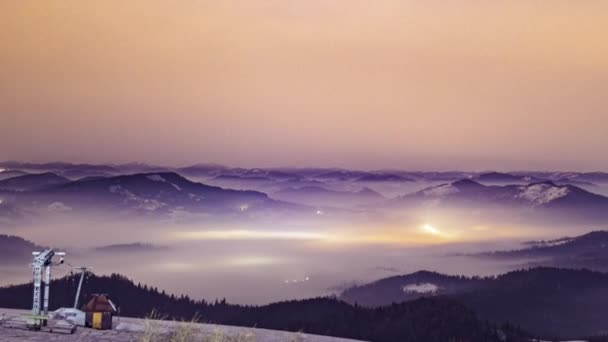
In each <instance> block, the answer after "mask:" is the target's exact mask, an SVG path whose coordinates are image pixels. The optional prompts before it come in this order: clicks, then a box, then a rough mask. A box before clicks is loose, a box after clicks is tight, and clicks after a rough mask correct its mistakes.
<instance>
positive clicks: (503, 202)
mask: <svg viewBox="0 0 608 342" xmlns="http://www.w3.org/2000/svg"><path fill="white" fill-rule="evenodd" d="M430 201H432V202H430ZM424 203H433V205H435V206H472V205H475V206H478V207H480V208H483V207H488V206H503V207H507V208H510V207H519V208H536V209H555V210H560V211H567V210H576V211H580V212H584V213H587V214H588V215H591V216H598V217H608V197H604V196H601V195H598V194H594V193H591V192H589V191H587V190H584V189H582V188H579V187H577V186H574V185H570V184H565V185H558V184H555V183H553V182H551V181H544V182H536V183H530V184H524V185H504V186H499V185H483V184H481V183H478V182H476V181H474V180H471V179H462V180H458V181H455V182H452V183H445V184H441V185H437V186H432V187H429V188H426V189H423V190H420V191H418V192H415V193H412V194H408V195H404V196H401V197H398V198H396V199H394V200H391V201H390V204H392V205H420V204H424Z"/></svg>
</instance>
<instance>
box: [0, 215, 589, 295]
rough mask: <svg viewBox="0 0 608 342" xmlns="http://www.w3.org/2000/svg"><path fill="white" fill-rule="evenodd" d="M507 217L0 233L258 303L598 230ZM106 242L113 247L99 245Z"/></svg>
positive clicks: (85, 260)
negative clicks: (477, 253)
mask: <svg viewBox="0 0 608 342" xmlns="http://www.w3.org/2000/svg"><path fill="white" fill-rule="evenodd" d="M404 217H407V219H405V218H404ZM497 217H500V216H497ZM501 221H502V219H500V220H499V219H497V220H496V221H495V222H491V220H488V219H487V218H483V220H482V218H480V217H478V216H474V215H473V216H472V217H467V216H466V215H462V216H459V217H455V216H451V217H447V216H445V215H444V216H442V215H439V214H438V213H431V212H427V213H422V214H417V215H404V216H403V217H402V216H399V215H395V216H394V217H391V219H390V220H386V221H374V219H373V218H371V217H365V216H364V217H360V218H357V219H356V220H355V219H353V220H350V221H348V220H337V219H336V220H327V221H324V220H316V221H310V222H306V221H298V220H295V221H293V222H272V221H271V220H270V221H265V222H240V223H224V224H210V223H205V224H168V223H155V222H153V221H149V222H141V221H140V222H116V221H111V220H106V219H103V218H98V217H96V218H91V217H89V218H87V219H78V220H74V219H71V220H66V221H57V220H55V221H53V220H48V221H45V223H44V224H28V225H25V226H19V227H6V228H0V233H5V234H14V235H19V236H21V237H24V238H26V239H29V240H32V241H33V242H35V243H37V244H39V245H51V246H53V247H56V248H57V249H65V250H67V252H68V256H67V258H66V261H67V262H68V263H69V264H70V265H72V266H82V265H85V266H88V267H91V268H92V270H93V271H94V272H95V273H97V274H109V273H120V274H123V275H126V276H128V277H129V278H131V279H133V280H134V281H135V282H136V283H137V282H141V283H142V284H144V283H145V284H149V285H152V286H156V287H158V288H159V289H164V290H165V291H167V292H168V293H175V294H182V293H183V294H188V295H190V296H191V297H194V298H205V299H207V300H213V299H215V298H226V299H227V300H228V301H229V302H232V303H241V304H262V303H268V302H273V301H277V300H283V299H292V298H306V297H314V296H320V295H326V294H330V293H336V292H338V291H339V290H340V289H341V288H343V287H345V286H349V285H352V284H353V283H363V282H367V281H371V280H374V279H378V278H382V277H386V276H390V275H397V274H405V273H410V272H414V271H417V270H421V269H426V270H433V271H438V272H444V273H448V274H464V275H488V274H496V273H501V272H504V271H507V270H510V269H514V268H517V267H519V266H520V265H522V264H523V262H522V263H521V264H520V263H514V262H508V263H507V262H503V263H499V262H497V261H490V260H484V259H481V258H472V257H464V256H454V255H453V254H456V253H473V252H478V251H485V250H496V249H510V248H515V247H517V246H519V243H520V242H522V241H525V240H530V239H543V238H556V237H561V236H564V235H569V234H570V235H572V234H578V233H584V232H587V231H589V230H591V228H593V227H586V226H572V225H566V226H559V225H552V226H550V227H546V226H539V225H522V224H521V223H517V224H514V223H507V222H504V221H502V222H501ZM132 243H142V244H149V245H129V244H132ZM121 244H124V245H121ZM113 245H119V246H113ZM103 246H111V247H108V248H101V249H99V247H103ZM112 246H113V247H112ZM69 270H70V267H69V265H67V264H66V265H64V266H61V267H56V268H55V269H54V274H53V277H61V276H63V275H65V274H66V273H68V272H69ZM0 274H2V278H1V283H2V284H3V285H5V284H11V283H21V282H26V281H29V280H30V277H31V271H30V269H29V267H28V265H27V264H23V265H6V264H5V265H3V266H1V269H0Z"/></svg>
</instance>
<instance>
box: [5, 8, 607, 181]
mask: <svg viewBox="0 0 608 342" xmlns="http://www.w3.org/2000/svg"><path fill="white" fill-rule="evenodd" d="M0 22H2V29H1V30H0V94H1V96H0V160H9V159H12V160H25V161H52V160H63V161H73V162H130V161H140V162H148V163H156V164H163V165H187V164H193V163H197V162H217V163H223V164H227V165H234V166H250V167H253V166H340V167H350V168H360V169H379V168H402V169H434V170H442V169H466V170H487V169H496V170H514V169H537V170H540V169H561V170H604V171H606V170H608V158H606V157H605V155H606V153H605V152H606V146H607V143H606V141H607V139H606V137H608V96H607V95H608V90H607V89H608V43H607V42H606V37H608V2H606V1H600V0H598V1H591V0H588V1H585V0H580V1H563V0H551V1H549V0H547V1H539V0H527V1H523V0H521V1H520V0H513V1H493V0H490V1H488V0H483V1H482V0H479V1H464V0H455V1H438V0H437V1H436V0H402V1H393V0H383V1H369V0H365V1H364V0H257V1H251V0H242V1H237V0H222V1H211V0H191V1H187V0H182V1H155V0H131V1H114V0H108V1H82V0H64V1H43V2H40V1H26V0H23V1H22V0H6V1H2V2H0Z"/></svg>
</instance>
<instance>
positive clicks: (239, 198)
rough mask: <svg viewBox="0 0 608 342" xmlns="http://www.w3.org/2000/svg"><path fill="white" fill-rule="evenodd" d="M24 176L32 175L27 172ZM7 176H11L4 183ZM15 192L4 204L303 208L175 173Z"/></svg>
mask: <svg viewBox="0 0 608 342" xmlns="http://www.w3.org/2000/svg"><path fill="white" fill-rule="evenodd" d="M49 175H52V174H49ZM53 176H54V177H57V178H60V177H58V176H56V175H53ZM22 177H30V175H28V176H22ZM20 178H21V177H20ZM60 179H61V178H60ZM7 181H11V179H9V180H5V181H4V182H7ZM35 184H38V182H35ZM13 196H14V197H15V198H13V199H7V200H6V201H7V205H8V204H11V205H15V206H17V207H25V208H28V207H38V208H43V209H44V210H47V211H48V210H54V211H57V210H61V211H64V212H65V211H71V210H79V209H95V210H109V209H111V210H114V211H116V212H123V211H134V212H139V213H155V214H163V213H171V212H174V211H184V212H193V213H205V212H207V213H228V214H230V213H232V214H243V213H246V212H255V211H257V210H270V209H276V210H298V209H301V208H298V207H297V206H295V205H292V204H287V203H283V202H280V201H276V200H273V199H271V198H269V197H268V196H267V195H266V194H264V193H262V192H257V191H244V190H230V189H223V188H220V187H216V186H209V185H205V184H202V183H196V182H192V181H190V180H188V179H186V178H184V177H182V176H180V175H179V174H177V173H174V172H162V173H140V174H131V175H120V176H113V177H89V178H85V179H81V180H76V181H66V182H57V183H56V184H54V185H49V184H47V186H45V187H42V188H40V189H39V188H37V187H34V189H33V190H30V191H23V192H21V193H18V194H13Z"/></svg>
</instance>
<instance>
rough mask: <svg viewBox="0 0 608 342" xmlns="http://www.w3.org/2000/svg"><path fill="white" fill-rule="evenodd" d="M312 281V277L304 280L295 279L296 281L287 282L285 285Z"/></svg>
mask: <svg viewBox="0 0 608 342" xmlns="http://www.w3.org/2000/svg"><path fill="white" fill-rule="evenodd" d="M309 280H310V277H306V278H304V279H294V280H289V279H288V280H285V284H298V283H305V282H307V281H309Z"/></svg>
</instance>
